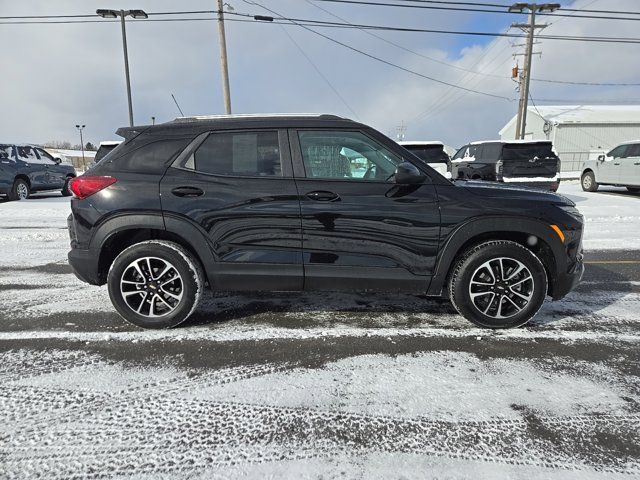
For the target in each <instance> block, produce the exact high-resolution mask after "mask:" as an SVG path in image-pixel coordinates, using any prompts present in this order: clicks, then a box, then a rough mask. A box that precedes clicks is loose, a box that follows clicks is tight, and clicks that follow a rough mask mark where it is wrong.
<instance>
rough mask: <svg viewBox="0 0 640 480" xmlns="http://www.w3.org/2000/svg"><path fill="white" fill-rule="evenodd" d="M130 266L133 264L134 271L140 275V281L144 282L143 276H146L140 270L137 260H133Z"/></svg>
mask: <svg viewBox="0 0 640 480" xmlns="http://www.w3.org/2000/svg"><path fill="white" fill-rule="evenodd" d="M132 266H133V268H135V269H136V271H137V272H138V275H140V278H142V282H143V283H144V281H145V278H147V277H146V276H145V274H144V273H142V270H141V269H140V266H139V265H138V263H137V262H134V263H133V264H132Z"/></svg>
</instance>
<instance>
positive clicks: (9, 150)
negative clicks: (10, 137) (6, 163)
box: [0, 145, 16, 160]
mask: <svg viewBox="0 0 640 480" xmlns="http://www.w3.org/2000/svg"><path fill="white" fill-rule="evenodd" d="M0 157H2V158H7V159H9V160H15V159H16V156H15V153H14V150H13V145H0Z"/></svg>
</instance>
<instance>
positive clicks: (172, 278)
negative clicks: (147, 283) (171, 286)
mask: <svg viewBox="0 0 640 480" xmlns="http://www.w3.org/2000/svg"><path fill="white" fill-rule="evenodd" d="M179 278H180V275H176V276H175V277H171V278H170V279H169V280H167V281H166V282H164V283H161V284H160V287H164V286H165V285H166V284H167V283H171V282H173V281H174V280H178V279H179Z"/></svg>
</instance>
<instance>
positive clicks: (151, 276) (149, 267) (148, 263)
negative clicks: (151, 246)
mask: <svg viewBox="0 0 640 480" xmlns="http://www.w3.org/2000/svg"><path fill="white" fill-rule="evenodd" d="M147 268H148V269H149V278H151V280H155V279H156V278H155V277H154V276H153V269H152V268H151V259H150V258H149V257H147Z"/></svg>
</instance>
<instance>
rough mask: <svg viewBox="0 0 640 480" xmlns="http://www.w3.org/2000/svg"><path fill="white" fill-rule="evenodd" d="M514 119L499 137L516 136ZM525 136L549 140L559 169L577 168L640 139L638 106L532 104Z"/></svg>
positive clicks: (639, 112) (528, 112)
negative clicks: (630, 141)
mask: <svg viewBox="0 0 640 480" xmlns="http://www.w3.org/2000/svg"><path fill="white" fill-rule="evenodd" d="M516 121H517V117H516V116H514V117H513V118H512V119H511V120H510V121H509V123H507V124H506V125H505V126H504V128H503V129H502V130H500V138H501V139H502V140H513V139H515V137H516ZM525 138H526V139H530V140H552V141H553V145H554V147H555V149H556V151H557V152H558V155H559V156H560V159H561V161H562V170H563V171H565V172H566V171H574V170H578V169H579V165H580V162H581V161H583V160H587V159H588V158H589V157H590V156H593V155H597V154H599V153H602V152H604V151H609V150H610V149H611V148H613V147H615V146H616V145H618V144H619V143H622V142H626V141H629V140H634V139H638V138H640V105H568V106H540V107H537V108H536V107H533V106H531V107H529V109H528V111H527V128H526V135H525Z"/></svg>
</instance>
